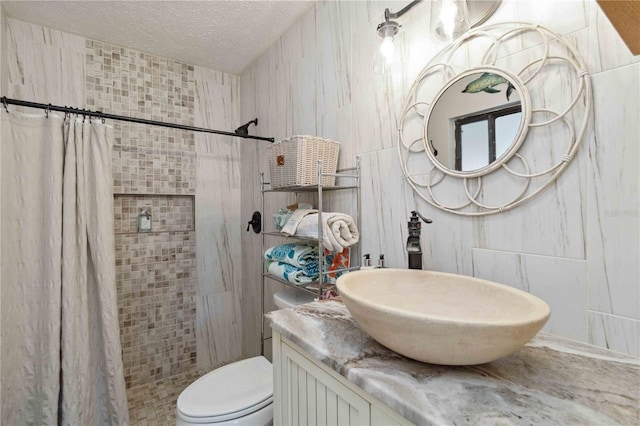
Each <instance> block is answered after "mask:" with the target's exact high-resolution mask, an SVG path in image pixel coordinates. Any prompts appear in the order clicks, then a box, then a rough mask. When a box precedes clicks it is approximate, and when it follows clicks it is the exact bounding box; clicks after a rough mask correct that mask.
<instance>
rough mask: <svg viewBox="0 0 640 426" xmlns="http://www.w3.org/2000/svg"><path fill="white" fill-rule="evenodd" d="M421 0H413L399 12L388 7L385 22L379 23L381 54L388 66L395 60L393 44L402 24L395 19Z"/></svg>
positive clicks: (385, 12) (385, 11)
mask: <svg viewBox="0 0 640 426" xmlns="http://www.w3.org/2000/svg"><path fill="white" fill-rule="evenodd" d="M421 1H422V0H415V1H412V2H411V3H409V4H408V5H406V6H405V7H403V8H402V9H401V10H399V11H398V12H391V11H390V10H389V9H388V8H387V9H385V10H384V22H382V23H380V24H379V25H378V27H377V29H376V31H377V32H378V37H380V38H381V39H382V42H381V43H380V54H381V55H382V57H383V58H384V61H385V62H386V65H387V66H389V65H391V63H392V62H393V58H394V50H395V48H394V46H393V38H394V37H395V36H396V34H398V31H399V30H400V27H401V25H400V24H399V23H398V22H396V21H394V19H397V18H399V17H401V16H402V15H404V14H405V13H406V12H407V11H408V10H409V9H411V8H412V7H413V6H415V5H416V4H418V3H420V2H421Z"/></svg>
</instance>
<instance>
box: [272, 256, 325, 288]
mask: <svg viewBox="0 0 640 426" xmlns="http://www.w3.org/2000/svg"><path fill="white" fill-rule="evenodd" d="M267 272H268V273H269V274H271V275H273V276H276V277H278V278H281V279H283V280H286V281H289V282H290V283H293V284H300V285H301V284H310V283H312V282H313V281H315V278H312V277H309V276H308V275H307V274H305V273H304V271H303V270H302V269H300V268H296V267H295V266H293V265H289V264H288V263H283V262H267ZM316 278H317V277H316Z"/></svg>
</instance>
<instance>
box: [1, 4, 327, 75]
mask: <svg viewBox="0 0 640 426" xmlns="http://www.w3.org/2000/svg"><path fill="white" fill-rule="evenodd" d="M314 3H315V2H314V1H310V0H307V1H272V0H261V1H250V0H245V1H242V0H235V1H231V0H225V1H222V0H220V1H218V0H216V1H211V0H210V1H159V0H158V1H4V0H3V1H2V7H3V9H4V10H5V13H6V14H7V16H9V17H11V18H15V19H19V20H21V21H27V22H32V23H35V24H39V25H43V26H46V27H50V28H54V29H57V30H61V31H65V32H68V33H72V34H77V35H80V36H83V37H87V38H90V39H94V40H101V41H105V42H108V43H112V44H116V45H119V46H125V47H129V48H132V49H136V50H141V51H143V52H147V53H152V54H155V55H160V56H165V57H168V58H172V59H177V60H179V61H182V62H186V63H190V64H195V65H201V66H204V67H207V68H211V69H215V70H218V71H224V72H228V73H232V74H240V73H241V72H242V71H243V70H244V69H245V67H246V66H247V65H249V64H250V63H251V62H252V61H253V60H255V59H256V58H257V57H258V56H259V55H260V54H261V53H262V52H264V51H265V50H266V49H267V47H269V46H270V45H271V44H273V42H275V41H276V40H277V39H278V37H280V36H281V35H282V34H283V33H284V32H285V31H286V30H287V29H288V28H289V27H290V26H291V25H292V24H293V22H294V21H295V20H296V19H297V18H298V17H299V16H300V15H302V14H303V13H304V12H305V11H307V10H309V8H311V7H312V6H313V4H314Z"/></svg>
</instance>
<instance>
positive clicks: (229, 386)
mask: <svg viewBox="0 0 640 426" xmlns="http://www.w3.org/2000/svg"><path fill="white" fill-rule="evenodd" d="M272 397H273V368H272V366H271V363H270V362H269V361H268V360H267V359H266V358H265V357H262V356H258V357H254V358H249V359H245V360H242V361H238V362H234V363H231V364H227V365H225V366H224V367H220V368H218V369H215V370H213V371H212V372H210V373H208V374H205V375H204V376H202V377H200V378H199V379H198V380H196V381H195V382H193V383H192V384H191V385H189V386H188V387H187V388H186V389H185V390H184V391H182V393H181V394H180V396H179V397H178V402H177V404H176V405H177V408H178V411H180V413H182V414H183V415H185V416H187V417H192V418H201V417H208V418H209V417H219V416H224V417H225V418H235V417H234V416H233V415H234V414H237V417H239V416H243V415H247V414H249V413H251V412H253V411H255V410H257V409H260V408H261V407H263V406H265V405H267V404H268V403H270V402H271V399H272Z"/></svg>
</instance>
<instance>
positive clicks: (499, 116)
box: [455, 105, 522, 171]
mask: <svg viewBox="0 0 640 426" xmlns="http://www.w3.org/2000/svg"><path fill="white" fill-rule="evenodd" d="M521 120H522V112H521V108H520V105H516V106H513V107H508V108H503V109H499V110H497V111H492V112H488V113H483V114H478V115H473V116H470V117H465V118H461V119H458V120H455V138H456V140H455V150H456V152H455V155H456V160H455V164H456V167H455V169H456V170H458V171H471V170H477V169H481V168H483V167H486V166H488V165H489V164H491V163H493V162H494V161H496V159H498V158H500V157H501V156H502V155H503V154H504V153H505V152H506V151H507V149H508V148H509V146H511V143H512V142H513V141H514V139H515V137H516V133H517V132H518V128H519V126H520V121H521Z"/></svg>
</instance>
